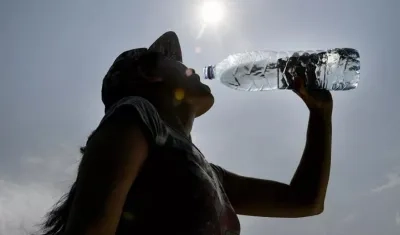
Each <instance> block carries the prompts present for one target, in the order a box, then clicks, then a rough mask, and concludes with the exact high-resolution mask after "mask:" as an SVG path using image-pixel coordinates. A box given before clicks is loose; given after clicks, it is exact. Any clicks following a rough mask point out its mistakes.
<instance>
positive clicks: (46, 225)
mask: <svg viewBox="0 0 400 235" xmlns="http://www.w3.org/2000/svg"><path fill="white" fill-rule="evenodd" d="M160 58H162V55H161V54H160V53H158V52H147V53H145V54H143V55H142V56H141V57H140V58H139V60H138V61H137V64H131V65H130V66H140V69H141V70H142V71H145V72H146V73H147V74H137V73H136V74H135V75H134V76H148V75H152V73H156V71H155V68H156V67H157V63H158V62H159V60H160ZM153 75H154V74H153ZM131 76H132V75H131ZM137 79H145V78H144V77H143V78H137ZM138 89H140V87H139V88H138V87H136V88H133V89H130V88H129V87H126V86H121V89H119V90H117V91H114V92H111V94H107V95H109V97H108V101H109V102H107V104H105V106H106V110H107V108H109V105H112V104H113V103H114V102H117V101H118V100H120V99H122V98H124V97H125V96H131V95H139V96H143V95H142V94H138V93H136V92H138ZM103 95H104V94H103ZM92 135H93V133H92V134H91V135H90V136H89V138H88V140H89V139H90V138H91V136H92ZM85 149H86V147H81V148H80V152H81V154H82V156H83V157H84V154H85ZM75 193H76V181H75V182H74V183H73V184H72V186H71V188H70V190H69V192H67V193H66V194H64V195H63V196H62V197H61V199H60V200H59V201H58V202H57V203H56V204H55V205H54V206H53V208H52V209H51V210H50V211H49V212H48V213H47V215H46V217H45V221H44V222H43V223H42V224H41V231H40V233H39V234H33V235H61V234H62V233H63V232H64V230H65V227H66V225H67V222H68V217H69V212H70V208H71V206H72V203H73V200H74V197H75Z"/></svg>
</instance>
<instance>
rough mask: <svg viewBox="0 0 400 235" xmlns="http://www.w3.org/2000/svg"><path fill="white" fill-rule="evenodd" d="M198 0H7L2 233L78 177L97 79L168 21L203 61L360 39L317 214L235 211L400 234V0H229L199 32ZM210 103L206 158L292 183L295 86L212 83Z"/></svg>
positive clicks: (3, 4)
mask: <svg viewBox="0 0 400 235" xmlns="http://www.w3.org/2000/svg"><path fill="white" fill-rule="evenodd" d="M201 2H202V1H200V0H196V1H190V0H185V1H184V0H174V1H173V0H166V1H161V0H147V1H138V0H136V1H105V0H101V1H100V0H96V1H95V0H91V1H89V0H86V1H72V0H70V1H50V0H36V1H19V0H9V1H7V0H2V1H0V72H1V76H0V97H1V99H0V110H1V115H0V118H1V122H0V234H1V235H14V234H16V235H19V234H25V233H26V232H27V231H34V230H35V227H34V225H35V224H37V223H38V222H40V221H41V219H42V216H43V215H44V214H45V212H46V211H47V210H48V209H49V207H50V206H52V205H53V203H54V202H55V201H57V200H58V199H59V197H60V195H61V194H62V193H64V192H65V191H66V189H67V188H68V186H69V185H70V184H71V182H72V180H74V177H75V173H76V172H75V170H76V167H77V164H78V161H79V159H80V156H79V153H78V148H79V146H81V145H83V144H84V143H85V141H86V138H87V136H88V135H89V134H90V132H91V131H92V130H93V129H94V128H96V126H97V125H98V123H99V121H100V119H101V118H102V115H103V106H102V103H101V100H100V88H101V82H102V78H103V76H104V75H105V73H106V71H107V70H108V68H109V66H110V65H111V63H112V62H113V60H114V59H115V57H116V56H117V55H118V54H119V53H121V52H122V51H123V50H126V49H131V48H135V47H143V46H144V47H148V46H149V45H150V44H151V43H152V42H153V41H154V40H155V39H156V38H157V37H158V36H160V35H161V34H162V33H164V32H165V31H167V30H174V31H176V32H177V34H178V36H179V37H180V41H181V44H182V49H183V53H184V62H185V63H186V64H187V65H188V66H191V67H194V68H195V69H196V70H198V71H199V70H201V69H202V67H203V66H204V65H209V64H213V63H216V62H219V61H220V60H222V59H224V58H225V57H226V56H227V55H229V54H230V53H234V52H241V51H245V50H256V49H273V50H290V49H324V48H330V47H353V48H356V49H358V50H359V51H360V54H361V81H360V85H359V87H358V88H357V89H356V90H353V91H346V92H335V93H334V94H333V97H334V102H335V106H334V115H333V116H334V117H333V156H332V174H331V181H330V185H329V189H328V196H327V200H326V210H325V212H324V213H323V214H322V215H321V216H316V217H312V218H304V219H271V218H255V217H240V219H241V224H242V234H245V235H259V234H260V235H264V234H265V235H267V234H274V235H289V234H296V235H321V234H323V235H328V234H329V235H347V234H348V235H376V234H384V235H395V234H399V233H400V140H399V139H400V138H399V133H400V124H399V121H400V111H399V105H398V103H399V101H400V92H399V87H400V78H399V73H398V72H396V71H398V67H399V55H400V46H399V42H400V26H399V23H400V16H399V14H398V10H399V9H400V1H399V0H381V1H378V0H375V1H372V0H335V1H323V0H322V1H321V0H281V1H277V0H234V1H233V0H232V1H227V0H225V1H224V2H226V15H225V18H224V21H223V22H222V23H221V24H219V25H208V26H207V27H206V28H205V29H204V30H203V31H204V32H203V33H202V35H201V36H200V37H198V36H199V33H200V32H201V31H202V30H201V29H202V23H201V20H200V18H199V12H200V5H201ZM207 83H208V84H209V85H210V86H211V88H212V89H213V93H214V95H215V97H216V103H215V106H214V108H213V109H212V110H211V111H210V112H209V113H207V114H206V115H204V116H202V117H201V118H199V119H198V120H197V121H196V123H195V127H194V132H193V139H194V142H195V144H197V145H198V146H199V147H200V149H201V150H202V151H203V153H204V154H205V156H206V158H208V159H209V161H211V162H215V163H217V164H220V165H222V166H223V167H225V168H227V169H229V170H232V171H236V172H238V173H240V174H245V175H249V176H253V177H262V178H268V179H273V180H278V181H282V182H286V183H288V182H289V181H290V179H291V177H292V175H293V173H294V170H295V169H296V167H297V164H298V162H299V159H300V157H301V154H302V151H303V147H304V142H305V135H306V133H305V131H306V127H307V119H308V111H307V109H306V107H305V106H304V105H303V104H302V102H301V101H300V99H298V98H297V97H296V96H295V95H294V94H293V93H292V92H290V91H274V92H239V91H234V90H230V89H229V88H226V87H224V86H223V85H221V84H219V83H218V82H216V81H211V82H207Z"/></svg>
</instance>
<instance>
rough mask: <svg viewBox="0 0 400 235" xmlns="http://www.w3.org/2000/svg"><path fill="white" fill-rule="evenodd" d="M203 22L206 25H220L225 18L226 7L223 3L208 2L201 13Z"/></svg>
mask: <svg viewBox="0 0 400 235" xmlns="http://www.w3.org/2000/svg"><path fill="white" fill-rule="evenodd" d="M201 14H202V17H203V21H204V23H206V24H218V23H219V22H221V21H222V19H223V17H224V6H223V3H222V2H218V1H206V2H204V4H203V8H202V11H201Z"/></svg>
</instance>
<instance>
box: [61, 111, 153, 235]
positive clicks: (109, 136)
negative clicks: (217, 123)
mask: <svg viewBox="0 0 400 235" xmlns="http://www.w3.org/2000/svg"><path fill="white" fill-rule="evenodd" d="M124 111H125V112H122V110H120V111H117V113H115V114H114V115H113V116H112V117H111V118H110V119H109V120H108V121H107V122H106V123H104V125H103V126H101V127H100V128H99V129H98V130H97V131H96V132H95V133H94V134H93V136H92V137H91V139H90V140H89V141H88V143H87V147H86V150H85V154H84V156H83V158H82V161H81V164H80V166H79V171H78V177H77V181H76V195H75V198H74V200H73V203H72V208H71V211H70V216H69V219H68V223H67V226H66V231H65V233H64V234H65V235H72V234H74V235H80V234H82V235H83V234H85V235H92V234H96V235H111V234H115V232H116V229H117V226H118V222H119V219H120V216H121V213H122V209H123V206H124V203H125V198H126V195H127V194H128V191H129V189H130V187H131V185H132V183H133V182H134V180H135V178H136V176H137V174H138V172H139V170H140V168H141V166H142V164H143V162H144V161H145V159H146V157H147V154H148V142H147V140H146V138H145V137H144V135H143V132H142V131H141V129H140V128H138V126H137V125H135V124H134V123H135V122H132V115H129V114H127V113H126V110H124Z"/></svg>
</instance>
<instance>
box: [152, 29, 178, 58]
mask: <svg viewBox="0 0 400 235" xmlns="http://www.w3.org/2000/svg"><path fill="white" fill-rule="evenodd" d="M149 50H150V51H156V52H160V53H162V54H163V55H164V56H166V57H168V58H171V59H173V60H176V61H179V62H182V51H181V45H180V44H179V39H178V36H177V35H176V33H175V32H172V31H169V32H166V33H164V34H163V35H161V36H160V37H159V38H158V39H157V40H156V41H155V42H154V43H153V44H152V45H151V46H150V47H149Z"/></svg>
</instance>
